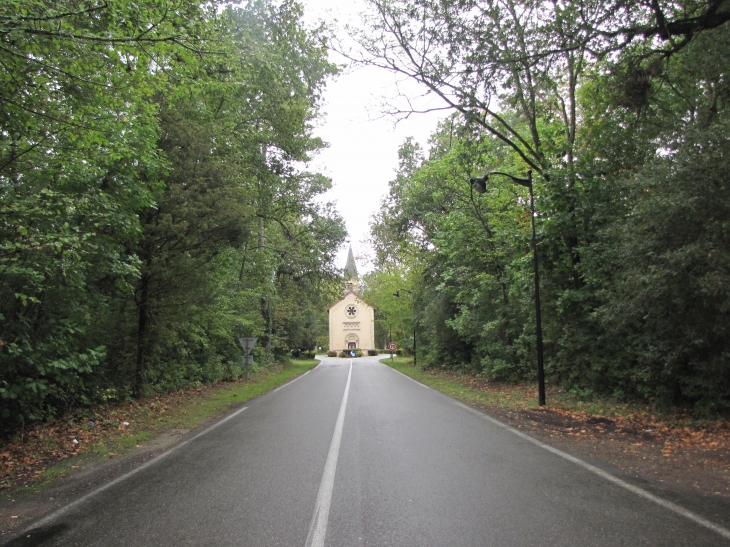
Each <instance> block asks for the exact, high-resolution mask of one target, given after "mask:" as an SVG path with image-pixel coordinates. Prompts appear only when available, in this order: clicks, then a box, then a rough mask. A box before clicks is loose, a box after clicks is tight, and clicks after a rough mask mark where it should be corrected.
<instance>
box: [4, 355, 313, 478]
mask: <svg viewBox="0 0 730 547" xmlns="http://www.w3.org/2000/svg"><path fill="white" fill-rule="evenodd" d="M318 363H319V361H317V360H316V359H307V360H304V359H297V360H292V362H291V363H289V364H286V365H283V366H274V367H271V368H268V369H260V370H258V371H256V372H254V373H253V374H251V375H250V377H249V380H248V381H244V380H243V379H238V380H235V381H231V382H221V383H218V384H216V385H213V386H195V387H191V388H188V389H185V390H182V391H178V392H176V393H171V394H166V395H160V396H156V397H148V398H145V399H140V400H137V401H133V402H130V403H120V404H113V405H109V406H105V407H97V408H88V409H79V410H76V411H75V412H74V413H72V414H69V415H67V416H63V417H62V418H60V419H58V420H56V421H54V422H49V423H45V424H38V425H36V426H35V427H33V428H32V429H29V430H26V431H24V432H22V433H19V434H17V435H16V436H14V437H13V438H11V439H8V440H4V441H0V491H2V490H5V491H8V490H12V489H15V488H17V487H19V486H26V487H31V488H33V489H34V488H37V487H44V486H46V485H48V484H50V483H52V482H54V481H56V480H58V479H60V478H62V477H65V476H67V475H69V474H71V473H72V472H73V471H74V470H75V469H77V468H80V467H82V466H84V465H87V464H90V463H94V462H99V461H103V460H105V459H109V458H114V457H117V456H121V455H123V454H126V453H129V452H131V451H132V450H134V449H136V448H141V447H142V445H144V444H145V443H149V442H153V441H154V439H155V438H158V437H160V436H162V435H164V434H167V433H172V434H174V433H176V432H179V433H180V434H182V433H184V432H186V431H188V430H190V429H195V428H196V427H201V426H202V425H206V424H208V423H210V421H211V420H212V419H214V418H216V417H218V416H221V415H223V414H225V413H226V412H228V411H229V410H231V409H233V408H235V407H238V406H242V405H243V404H244V403H245V402H246V401H249V400H251V399H253V398H255V397H258V396H260V395H263V394H264V393H267V392H269V391H271V390H272V389H274V388H276V387H278V386H280V385H282V384H284V383H286V382H288V381H289V380H292V379H293V378H295V377H297V376H300V375H302V374H304V373H305V372H307V371H309V370H311V369H312V368H314V367H315V366H317V364H318ZM74 441H76V443H74Z"/></svg>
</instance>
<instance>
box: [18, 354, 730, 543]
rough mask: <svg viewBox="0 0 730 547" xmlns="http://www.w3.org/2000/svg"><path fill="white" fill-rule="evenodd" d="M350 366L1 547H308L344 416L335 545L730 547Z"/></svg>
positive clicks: (232, 421) (339, 362) (319, 375)
mask: <svg viewBox="0 0 730 547" xmlns="http://www.w3.org/2000/svg"><path fill="white" fill-rule="evenodd" d="M350 363H351V361H350V360H346V359H336V358H332V359H324V360H323V362H322V364H320V366H318V367H317V368H315V369H314V370H312V371H311V372H310V373H308V374H307V375H305V376H303V377H301V378H299V379H297V380H295V381H294V382H292V383H290V384H287V385H285V386H283V387H281V388H279V389H278V390H276V391H274V392H271V393H269V394H267V395H265V396H262V397H259V398H258V399H255V400H253V401H250V402H249V403H248V404H247V406H246V407H245V410H239V411H237V413H236V414H235V415H233V416H232V417H231V416H229V417H228V418H227V419H225V421H223V422H222V423H221V422H219V423H218V424H217V425H216V426H214V427H213V428H212V429H209V430H206V431H203V432H202V433H201V434H198V435H197V436H195V437H193V438H191V439H189V440H188V441H186V442H185V443H183V444H181V445H178V446H177V447H175V448H173V449H172V450H171V451H169V452H167V453H165V454H164V455H163V457H161V458H158V459H156V460H153V461H152V462H150V463H148V464H145V466H144V467H143V468H141V469H139V470H138V471H137V472H134V473H132V474H130V475H124V476H122V477H119V478H118V479H116V481H115V482H114V483H113V484H111V485H107V486H106V487H104V489H103V490H101V491H95V492H92V493H91V494H90V495H87V496H86V497H84V498H82V499H80V500H77V501H76V502H74V503H73V504H71V505H70V506H67V507H65V508H63V509H62V510H61V511H60V512H56V513H54V514H51V515H49V516H46V517H44V518H43V519H40V520H38V521H36V522H35V523H32V524H31V525H30V526H29V527H28V528H27V529H26V530H24V531H23V532H22V533H21V534H19V535H16V536H15V537H14V538H13V539H11V540H10V541H9V542H7V543H5V545H8V546H13V547H19V546H31V545H32V546H40V545H43V546H46V545H47V546H95V547H96V546H99V547H102V546H104V547H106V546H110V547H111V546H119V547H122V546H123V547H137V546H139V547H152V546H155V547H158V546H159V547H168V546H169V547H182V546H185V545H196V546H210V547H224V546H225V547H228V546H246V547H258V546H261V547H264V546H266V547H273V546H285V547H298V546H302V547H305V546H306V545H312V544H311V536H310V543H309V544H308V543H307V542H308V533H309V531H310V526H311V525H312V522H313V515H314V511H315V502H316V500H317V499H318V492H319V491H320V484H321V483H322V481H323V471H324V469H325V462H326V461H327V459H328V457H330V458H331V457H332V444H333V442H332V441H333V432H334V431H335V428H336V423H337V419H338V415H341V414H342V413H343V412H344V414H343V416H344V421H343V422H342V429H341V439H340V442H339V443H338V451H337V459H336V468H335V469H336V471H335V473H334V480H333V485H332V490H331V500H330V501H329V505H328V507H329V517H328V519H327V520H326V534H325V535H324V543H323V544H324V545H327V546H330V547H356V546H396V547H406V546H413V547H428V546H434V547H446V546H450V547H470V546H495V547H512V546H514V547H517V546H546V547H547V546H550V547H557V546H581V547H585V546H597V547H598V546H623V545H626V546H644V545H646V546H663V547H670V546H685V545H686V546H689V545H691V546H698V547H699V546H722V545H730V539H727V538H726V537H723V536H722V535H721V534H719V533H717V531H713V530H711V529H708V528H707V527H706V526H702V525H700V524H698V523H696V522H694V521H692V520H691V519H688V518H686V517H685V516H682V515H680V514H677V513H676V512H674V511H672V510H670V509H667V508H665V507H662V506H660V505H658V504H657V503H655V502H653V501H651V500H647V499H645V498H642V497H641V496H639V495H637V494H636V493H634V492H631V491H629V490H627V489H625V488H622V487H621V486H620V485H618V484H615V483H612V482H610V481H608V480H606V479H605V478H604V477H601V476H599V475H596V474H595V473H592V472H591V471H590V470H587V469H585V468H583V467H581V466H579V465H576V464H575V463H574V462H571V461H569V460H566V459H565V458H563V457H561V456H560V455H558V454H555V453H552V452H550V451H548V450H545V449H544V448H542V447H540V446H539V445H536V444H535V443H532V442H530V441H529V440H528V439H525V438H524V437H521V436H519V435H517V434H515V433H514V432H513V431H511V430H510V429H508V428H505V427H501V426H500V425H499V424H496V423H494V422H493V421H492V420H490V419H488V418H485V417H484V416H482V415H480V414H479V413H478V412H476V411H473V410H470V409H467V408H466V407H464V406H463V405H461V404H459V403H457V402H456V401H454V400H453V399H450V398H449V397H446V396H445V395H442V394H440V393H438V392H436V391H434V390H432V389H429V388H426V387H425V386H422V385H421V384H418V383H416V382H414V381H412V380H410V379H408V378H406V377H404V376H402V375H400V374H399V373H397V372H395V371H393V370H391V369H390V368H388V367H386V366H384V365H382V364H380V363H379V362H378V361H377V358H361V359H354V360H352V363H353V364H352V371H351V372H350V366H351V365H350ZM348 375H351V376H350V384H349V391H348V393H349V395H348V397H347V399H346V405H345V406H344V411H343V410H342V402H343V395H344V393H345V389H346V386H347V381H348ZM688 509H689V510H692V508H691V507H689V508H688ZM314 545H316V544H314Z"/></svg>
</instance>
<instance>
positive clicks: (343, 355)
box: [337, 351, 347, 357]
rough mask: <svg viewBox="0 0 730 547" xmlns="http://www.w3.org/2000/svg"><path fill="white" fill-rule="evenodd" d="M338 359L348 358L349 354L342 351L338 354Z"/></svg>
mask: <svg viewBox="0 0 730 547" xmlns="http://www.w3.org/2000/svg"><path fill="white" fill-rule="evenodd" d="M337 357H347V353H345V352H344V351H341V352H340V353H338V354H337Z"/></svg>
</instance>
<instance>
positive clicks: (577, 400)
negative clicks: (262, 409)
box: [381, 357, 730, 450]
mask: <svg viewBox="0 0 730 547" xmlns="http://www.w3.org/2000/svg"><path fill="white" fill-rule="evenodd" d="M381 362H382V363H384V364H386V365H388V366H390V367H392V368H394V369H395V370H397V371H399V372H401V373H403V374H405V375H406V376H409V377H411V378H413V379H414V380H417V381H419V382H421V383H423V384H425V385H427V386H430V387H432V388H434V389H437V390H438V391H441V392H442V393H445V394H446V395H449V396H450V397H453V398H454V399H457V400H459V401H461V402H463V403H466V404H468V405H470V406H473V407H475V408H478V409H480V410H492V411H494V412H496V413H497V414H499V415H502V416H504V415H505V414H509V415H510V417H511V418H515V417H517V416H518V415H519V414H520V413H521V414H522V415H523V416H525V417H526V419H529V420H533V421H535V420H538V421H539V420H540V418H539V415H540V414H542V415H546V413H553V414H560V415H562V416H563V417H564V418H566V419H567V421H571V422H574V423H596V422H597V421H598V423H606V422H605V420H608V421H609V422H610V424H611V427H613V428H614V430H616V431H627V432H630V433H637V432H639V433H647V432H651V436H652V438H655V439H661V440H663V441H664V442H665V448H667V449H668V450H673V449H675V448H677V447H688V446H695V447H702V448H704V449H707V450H722V449H727V448H728V447H730V420H726V419H716V420H710V419H704V420H700V419H697V418H695V417H693V416H692V415H691V414H690V413H689V412H688V411H686V410H683V409H666V410H662V409H657V408H655V407H653V406H651V405H642V404H639V403H621V402H617V401H614V400H611V399H608V398H601V397H597V396H595V395H593V396H587V395H586V394H575V393H569V392H568V393H566V392H564V391H562V390H560V389H558V388H554V387H553V388H550V387H549V388H548V390H547V394H546V395H547V397H546V398H547V403H548V404H547V405H546V406H544V407H539V406H538V404H537V386H536V385H526V384H506V383H501V382H490V381H488V380H486V379H485V378H482V377H478V376H474V375H470V374H464V373H458V372H454V371H446V370H439V369H422V368H418V367H414V366H413V359H412V358H410V357H396V358H395V359H393V360H391V359H390V358H385V359H381ZM518 419H519V418H518ZM601 420H604V421H601ZM599 429H600V427H599ZM569 434H571V433H569Z"/></svg>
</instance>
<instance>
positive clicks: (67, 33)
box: [0, 0, 345, 429]
mask: <svg viewBox="0 0 730 547" xmlns="http://www.w3.org/2000/svg"><path fill="white" fill-rule="evenodd" d="M301 16H302V9H301V6H299V5H298V4H297V3H295V2H289V1H285V2H283V3H274V2H270V1H267V0H257V1H251V2H247V3H245V4H244V5H243V6H241V7H237V8H227V9H224V10H220V9H219V7H218V6H217V5H214V4H206V5H200V4H197V3H194V2H193V3H191V2H188V3H185V2H183V3H178V4H175V5H172V4H169V3H167V2H164V1H163V2H147V3H145V2H142V3H131V2H126V0H123V1H121V2H115V3H112V4H108V3H107V4H98V5H97V4H93V3H92V4H81V3H77V2H61V3H55V4H48V3H46V2H38V1H34V0H20V1H18V2H11V3H10V4H8V5H3V7H2V8H0V31H1V32H0V36H1V37H2V38H1V39H2V44H3V47H2V48H0V62H1V63H2V64H3V73H2V75H0V77H1V78H2V79H3V85H2V86H0V103H2V107H3V112H4V115H3V117H2V118H1V119H0V213H2V221H0V233H1V235H2V237H1V238H0V241H2V243H1V244H0V281H1V283H2V293H0V317H2V319H3V323H4V325H3V332H2V340H0V360H1V361H2V362H1V364H0V415H1V416H2V423H3V429H11V428H13V427H17V426H18V425H20V424H22V423H24V422H27V421H32V420H38V419H43V418H45V417H48V416H51V415H53V414H54V413H57V412H62V411H64V410H66V409H68V408H69V407H71V406H74V405H79V404H87V403H90V402H95V401H101V400H107V399H108V397H109V394H110V393H113V394H114V397H115V398H119V399H124V398H126V397H129V396H130V395H134V396H140V395H143V394H145V393H151V392H156V391H169V390H174V389H178V388H180V387H182V386H185V385H190V384H196V383H206V382H215V381H218V380H221V379H232V378H236V377H238V376H239V375H240V374H241V373H242V366H241V350H240V348H239V347H238V345H237V338H238V337H239V336H241V335H242V334H246V335H249V336H258V337H259V338H260V340H261V343H260V344H259V345H258V346H257V348H256V349H255V351H254V358H255V362H256V363H258V364H264V363H269V362H272V361H273V360H274V359H277V358H280V359H282V358H284V357H285V356H288V354H289V348H290V347H300V348H302V349H307V350H311V349H314V347H315V346H316V340H317V337H318V336H320V335H321V334H322V330H323V328H324V327H323V325H325V323H326V321H324V319H323V315H322V311H321V310H322V309H324V307H325V306H324V305H323V303H324V302H326V301H327V300H328V299H329V297H330V295H331V292H332V282H333V280H334V279H335V277H336V274H337V272H336V269H335V267H334V265H333V264H332V261H331V259H330V258H329V257H331V256H333V254H334V250H335V249H336V248H337V247H338V246H339V245H340V244H341V243H342V241H343V240H344V237H345V231H344V224H343V221H342V219H341V218H340V217H339V215H338V214H337V213H336V212H335V209H334V207H333V206H332V205H331V204H322V203H321V202H320V201H319V200H318V196H320V195H321V194H322V193H323V192H325V191H326V190H327V189H328V188H329V185H330V182H329V180H328V179H326V178H325V177H323V176H322V175H320V174H317V173H309V172H307V171H304V170H302V168H301V165H303V164H304V162H306V161H308V160H309V159H310V158H311V157H312V156H313V155H314V154H315V153H316V151H317V150H318V149H320V148H321V147H322V146H323V145H324V143H322V142H321V141H320V140H319V139H317V138H314V137H313V136H312V134H311V133H312V127H313V121H314V120H315V118H316V117H317V115H318V109H319V101H320V96H321V91H322V88H323V86H324V83H325V81H326V78H327V77H329V76H330V75H332V74H334V72H335V69H334V66H333V65H331V64H330V63H329V62H328V61H327V52H326V49H325V48H324V47H323V45H322V44H323V40H324V36H323V35H322V31H321V29H316V30H309V29H306V28H305V27H304V26H303V24H302V22H301Z"/></svg>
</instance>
